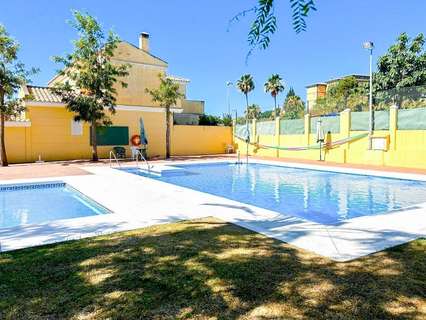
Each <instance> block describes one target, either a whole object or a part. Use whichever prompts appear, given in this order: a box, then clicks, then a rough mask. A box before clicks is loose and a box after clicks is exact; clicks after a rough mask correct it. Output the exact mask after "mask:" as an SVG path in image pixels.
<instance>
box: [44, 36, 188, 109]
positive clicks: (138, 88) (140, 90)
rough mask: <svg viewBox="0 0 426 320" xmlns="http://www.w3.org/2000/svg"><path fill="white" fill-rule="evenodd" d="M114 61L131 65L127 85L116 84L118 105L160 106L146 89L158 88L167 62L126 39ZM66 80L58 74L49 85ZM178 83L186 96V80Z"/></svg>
mask: <svg viewBox="0 0 426 320" xmlns="http://www.w3.org/2000/svg"><path fill="white" fill-rule="evenodd" d="M112 61H113V62H114V63H115V64H128V65H129V69H128V73H129V74H128V76H126V77H125V78H123V79H122V81H123V82H125V83H126V84H127V87H123V86H122V85H121V84H120V83H117V84H116V85H115V89H116V91H117V101H116V103H117V104H118V105H131V106H146V107H158V103H156V102H153V101H152V99H151V96H150V94H149V93H147V92H146V89H156V88H158V86H159V84H160V80H159V78H158V75H159V74H160V73H161V74H165V73H166V71H167V66H168V65H167V63H166V62H164V61H162V60H161V59H159V58H156V57H154V56H152V55H151V54H149V53H147V52H145V51H143V50H140V49H138V48H137V47H135V46H133V45H131V44H130V43H127V42H124V41H123V42H120V43H119V44H118V46H117V48H116V49H115V51H114V58H113V59H112ZM65 80H66V79H65V78H64V77H62V76H57V77H55V78H54V79H53V80H51V81H50V82H49V86H53V85H54V84H55V83H57V82H63V81H65ZM177 83H178V84H179V88H180V92H181V93H182V94H183V95H184V96H186V82H182V81H177ZM181 105H182V101H181V100H178V103H177V105H176V107H181Z"/></svg>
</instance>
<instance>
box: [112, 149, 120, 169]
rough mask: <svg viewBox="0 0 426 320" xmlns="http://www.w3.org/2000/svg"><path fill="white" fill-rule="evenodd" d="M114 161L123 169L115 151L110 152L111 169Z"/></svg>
mask: <svg viewBox="0 0 426 320" xmlns="http://www.w3.org/2000/svg"><path fill="white" fill-rule="evenodd" d="M112 159H114V160H115V162H116V163H117V165H118V166H119V167H121V164H120V162H118V158H117V156H116V155H115V153H114V151H112V150H111V151H110V152H109V166H110V167H112Z"/></svg>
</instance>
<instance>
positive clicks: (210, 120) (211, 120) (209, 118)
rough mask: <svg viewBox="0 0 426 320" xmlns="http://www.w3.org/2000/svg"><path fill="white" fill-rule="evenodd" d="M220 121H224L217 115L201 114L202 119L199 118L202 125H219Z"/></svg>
mask: <svg viewBox="0 0 426 320" xmlns="http://www.w3.org/2000/svg"><path fill="white" fill-rule="evenodd" d="M231 121H232V119H231ZM219 123H222V119H221V118H219V117H217V116H213V115H207V114H202V115H201V116H200V119H199V120H198V124H199V125H200V126H217V125H218V124H219Z"/></svg>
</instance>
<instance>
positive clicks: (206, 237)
mask: <svg viewBox="0 0 426 320" xmlns="http://www.w3.org/2000/svg"><path fill="white" fill-rule="evenodd" d="M425 248H426V241H425V240H417V241H414V242H412V243H410V244H406V245H403V246H399V247H395V248H393V249H391V250H387V251H383V252H379V253H377V254H374V255H371V256H367V257H364V258H361V259H358V260H355V261H351V262H347V263H337V262H333V261H331V260H329V259H326V258H322V257H320V256H317V255H315V254H312V253H308V252H306V251H303V250H299V249H297V248H295V247H293V246H291V245H288V244H285V243H282V242H280V241H277V240H274V239H271V238H267V237H265V236H262V235H260V234H258V233H255V232H252V231H249V230H247V229H244V228H240V227H237V226H235V225H232V224H229V223H225V222H222V221H220V220H217V219H212V218H209V219H202V220H192V221H183V222H179V223H173V224H166V225H160V226H153V227H149V228H144V229H140V230H135V231H130V232H122V233H116V234H112V235H108V236H100V237H96V238H91V239H83V240H79V241H71V242H67V243H61V244H56V245H48V246H44V247H40V248H33V249H24V250H19V251H15V252H10V253H3V254H1V255H0V318H1V319H74V318H84V319H191V318H194V319H195V318H196V319H211V318H214V319H421V318H424V316H425V308H424V307H425V302H426V300H425V297H426V292H425V288H426V278H425V266H426V253H425V251H426V250H425Z"/></svg>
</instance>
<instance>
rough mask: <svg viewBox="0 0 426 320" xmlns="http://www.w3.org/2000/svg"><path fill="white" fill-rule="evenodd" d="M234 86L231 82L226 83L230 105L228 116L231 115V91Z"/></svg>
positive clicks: (227, 98)
mask: <svg viewBox="0 0 426 320" xmlns="http://www.w3.org/2000/svg"><path fill="white" fill-rule="evenodd" d="M233 85H234V84H233V83H232V82H231V81H227V82H226V100H227V103H228V114H229V115H230V114H231V92H230V89H231V87H232V86H233Z"/></svg>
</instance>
